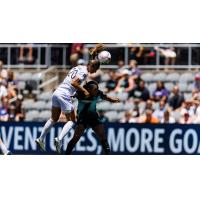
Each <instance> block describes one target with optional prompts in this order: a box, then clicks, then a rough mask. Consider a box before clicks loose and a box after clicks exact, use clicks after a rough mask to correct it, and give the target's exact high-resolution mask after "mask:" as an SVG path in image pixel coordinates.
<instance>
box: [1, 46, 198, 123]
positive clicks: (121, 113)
mask: <svg viewBox="0 0 200 200" xmlns="http://www.w3.org/2000/svg"><path fill="white" fill-rule="evenodd" d="M86 46H87V45H86ZM111 46H112V45H111ZM83 48H84V45H83ZM87 48H88V47H87ZM194 48H195V47H194ZM115 51H116V52H117V48H116V49H115ZM143 51H144V52H143ZM174 51H176V52H178V51H179V49H178V47H177V48H175V50H174ZM83 52H84V51H81V52H78V55H76V56H75V57H76V58H77V59H76V60H74V59H73V64H74V63H75V61H76V62H78V59H82V60H81V61H84V60H83V59H85V62H86V60H87V55H84V54H83ZM116 52H114V54H113V59H114V60H116V62H115V61H112V62H113V63H110V64H112V65H106V66H103V67H102V73H101V74H99V76H97V77H96V80H97V81H98V82H99V88H100V90H102V91H104V92H107V94H108V95H110V96H117V97H118V98H119V99H120V101H121V102H120V103H117V104H111V103H109V102H105V101H103V102H99V103H98V106H97V109H98V110H102V111H104V112H105V113H104V115H105V116H106V117H107V118H108V119H109V121H110V122H121V120H122V118H124V117H126V116H129V117H132V118H133V120H132V121H134V122H138V123H139V122H140V120H139V119H141V117H142V116H144V115H145V111H146V109H147V108H146V106H147V101H142V98H141V94H142V90H141V91H137V98H136V97H133V96H131V92H133V91H134V89H135V88H136V87H137V86H138V85H139V83H140V81H141V80H144V81H145V86H146V87H147V90H148V91H149V93H150V99H151V101H152V108H151V110H152V113H153V114H152V115H154V113H155V112H154V111H156V110H158V109H159V103H160V101H164V104H165V106H164V108H163V109H164V111H166V110H170V116H172V117H173V118H174V119H175V121H176V122H177V123H179V122H180V121H181V119H182V118H183V115H182V114H181V112H180V110H181V109H184V108H186V109H188V110H193V111H194V112H193V113H194V114H191V116H190V117H191V118H193V119H194V120H193V121H199V120H195V119H196V118H197V113H196V110H197V109H198V108H199V107H200V103H197V101H199V97H200V93H199V91H200V90H199V89H198V88H200V87H198V84H199V82H198V81H199V80H198V79H197V78H195V77H196V76H197V74H198V70H196V69H195V67H194V70H192V69H189V68H186V67H184V66H180V65H178V61H179V60H181V58H179V57H177V58H176V62H177V65H176V66H175V65H174V69H170V70H168V71H167V70H165V69H167V68H168V67H167V66H165V65H164V64H163V68H161V67H160V65H159V67H157V68H156V67H155V68H154V66H156V65H155V64H156V63H152V60H151V59H150V63H147V60H149V54H148V59H147V58H146V57H145V56H146V54H145V48H144V50H142V52H141V53H142V57H141V58H137V56H134V51H133V50H132V51H131V54H129V56H128V61H126V62H125V65H123V66H120V67H119V66H117V65H116V64H117V60H118V61H119V60H120V59H121V57H117V56H116V55H117V54H116ZM154 52H155V54H153V53H152V52H150V53H151V55H150V56H156V53H157V52H156V50H155V51H154ZM33 54H34V52H33ZM73 54H74V52H73ZM75 54H76V52H75ZM34 55H35V54H34ZM71 55H72V54H70V53H69V58H68V60H67V61H65V65H62V66H60V67H58V68H57V67H56V66H51V65H49V67H48V66H46V68H44V69H43V68H40V67H39V68H38V67H36V66H37V63H33V66H32V67H30V66H29V67H26V66H25V65H24V66H23V67H21V65H20V67H19V68H16V66H14V67H13V66H9V65H8V63H7V64H6V65H5V66H6V68H5V67H4V64H3V62H1V63H0V75H1V79H0V84H1V86H0V98H1V108H0V117H1V116H5V113H6V114H7V115H8V117H7V118H6V117H1V118H0V120H1V121H3V120H4V121H9V120H11V117H9V115H11V111H12V114H13V112H14V114H15V119H14V121H19V120H25V121H46V120H47V119H48V118H49V117H50V114H51V113H50V110H51V96H52V93H53V91H54V89H55V88H56V86H57V85H58V84H59V83H60V82H61V81H62V80H63V79H64V77H65V76H66V74H67V71H68V69H69V68H66V65H67V63H68V66H70V56H71ZM177 55H179V54H177ZM0 56H1V55H0ZM52 56H53V55H52ZM52 56H50V57H52ZM34 58H36V56H34ZM133 58H134V59H133ZM162 58H164V57H163V56H162V55H161V57H160V59H161V60H162ZM142 59H143V60H142ZM35 60H37V59H35ZM129 61H130V62H129ZM20 62H22V59H21V60H20ZM35 62H36V61H35ZM59 62H60V61H59ZM50 63H51V61H50ZM54 63H55V64H56V60H55V59H54ZM128 63H131V64H130V66H129V65H128ZM134 63H138V66H137V67H136V68H138V69H139V70H140V73H141V75H140V73H139V75H138V74H137V76H135V74H134V70H135V69H136V68H135V67H134V66H133V65H134ZM161 63H162V62H161ZM163 63H165V62H164V61H163ZM199 64H200V63H199ZM16 65H17V63H16ZM38 65H39V66H40V64H38ZM113 65H114V67H113ZM50 66H51V67H50ZM148 66H151V67H149V68H148ZM170 67H171V66H170ZM170 67H169V68H170ZM122 68H124V69H126V70H129V72H130V73H129V75H128V78H132V79H133V80H134V84H135V85H134V88H133V90H132V91H130V92H124V90H125V88H126V87H127V86H126V85H127V84H126V83H124V84H122V86H120V89H119V91H118V92H114V89H115V87H116V84H117V82H118V80H119V78H118V75H119V71H118V69H120V70H121V71H120V73H122V72H123V70H122ZM111 69H112V70H111ZM9 70H11V71H13V72H14V78H13V79H10V78H9V77H8V74H9ZM126 75H127V74H126ZM122 76H123V73H122ZM91 79H94V77H91ZM124 80H125V81H126V79H124ZM127 80H128V79H127ZM111 81H113V82H112V83H111ZM158 82H162V83H163V86H164V88H157V84H158ZM109 84H113V86H112V87H110V88H109V90H108V88H107V87H108V85H109ZM199 85H200V84H199ZM174 86H179V90H180V93H182V94H183V95H184V99H185V101H184V102H183V103H182V104H181V105H180V106H179V107H178V108H176V109H175V110H174V109H173V107H171V106H170V104H169V98H170V97H171V96H174V95H175V94H174V93H173V88H174ZM164 90H166V91H167V92H168V93H165V92H163V91H164ZM155 95H156V96H155ZM159 95H160V96H159ZM163 97H164V98H163ZM136 100H137V101H138V102H136ZM73 101H74V105H75V106H77V100H75V99H74V100H73ZM6 102H7V103H6ZM19 102H20V103H19ZM187 102H191V103H190V106H189V107H187V106H186V104H187ZM19 105H20V106H19ZM13 106H14V111H13ZM126 111H129V112H131V113H132V114H131V116H130V113H126ZM162 113H164V112H162ZM191 113H192V112H191ZM17 116H18V117H17ZM19 116H20V117H19ZM163 117H164V116H163ZM12 120H13V117H12ZM161 121H162V120H160V122H161Z"/></svg>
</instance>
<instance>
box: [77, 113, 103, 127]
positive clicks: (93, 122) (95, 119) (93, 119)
mask: <svg viewBox="0 0 200 200" xmlns="http://www.w3.org/2000/svg"><path fill="white" fill-rule="evenodd" d="M80 124H82V125H83V126H84V127H85V128H87V127H88V126H89V127H92V128H93V127H96V126H98V125H101V124H102V121H101V119H100V117H99V115H98V113H86V114H85V115H83V114H81V115H79V116H78V119H77V125H80Z"/></svg>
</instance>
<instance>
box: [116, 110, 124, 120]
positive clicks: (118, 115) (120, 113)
mask: <svg viewBox="0 0 200 200" xmlns="http://www.w3.org/2000/svg"><path fill="white" fill-rule="evenodd" d="M124 115H125V112H124V111H122V112H118V113H117V120H121V119H122V118H123V117H124Z"/></svg>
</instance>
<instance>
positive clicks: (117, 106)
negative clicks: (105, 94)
mask: <svg viewBox="0 0 200 200" xmlns="http://www.w3.org/2000/svg"><path fill="white" fill-rule="evenodd" d="M123 108H124V103H113V104H111V109H112V110H116V111H121V110H123Z"/></svg>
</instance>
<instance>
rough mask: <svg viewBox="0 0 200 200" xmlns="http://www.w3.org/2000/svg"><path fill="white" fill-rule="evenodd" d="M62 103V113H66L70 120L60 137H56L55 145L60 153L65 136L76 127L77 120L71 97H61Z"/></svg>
mask: <svg viewBox="0 0 200 200" xmlns="http://www.w3.org/2000/svg"><path fill="white" fill-rule="evenodd" d="M60 105H61V109H62V113H64V114H65V115H66V117H67V120H68V122H67V123H66V124H65V125H64V127H63V129H62V131H61V132H60V134H59V135H58V137H56V138H55V139H54V145H55V147H56V151H57V152H58V153H59V154H60V153H61V147H62V141H63V139H64V137H65V136H66V135H67V134H68V132H69V131H70V130H71V129H72V128H73V127H74V125H75V121H76V114H75V111H74V105H73V104H72V102H71V99H61V100H60Z"/></svg>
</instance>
